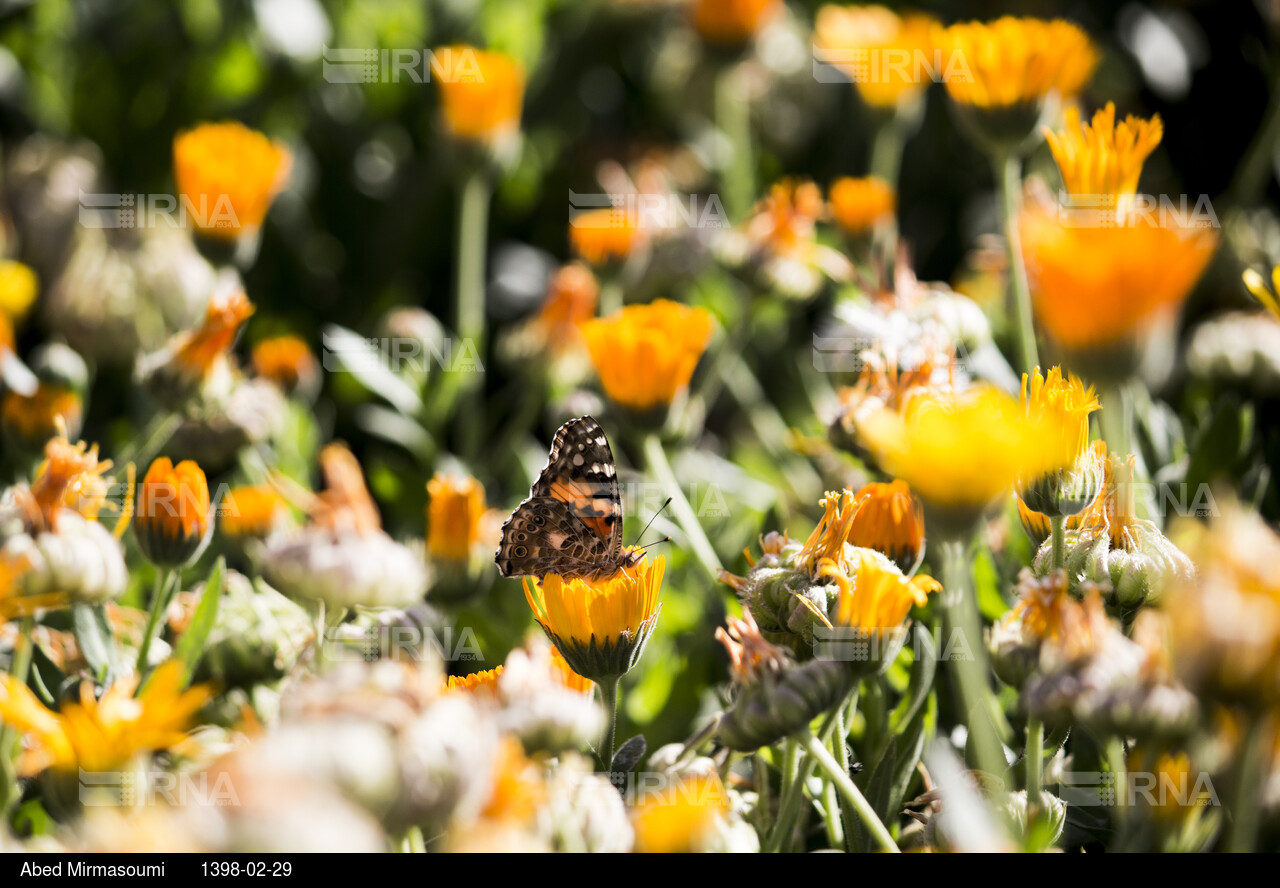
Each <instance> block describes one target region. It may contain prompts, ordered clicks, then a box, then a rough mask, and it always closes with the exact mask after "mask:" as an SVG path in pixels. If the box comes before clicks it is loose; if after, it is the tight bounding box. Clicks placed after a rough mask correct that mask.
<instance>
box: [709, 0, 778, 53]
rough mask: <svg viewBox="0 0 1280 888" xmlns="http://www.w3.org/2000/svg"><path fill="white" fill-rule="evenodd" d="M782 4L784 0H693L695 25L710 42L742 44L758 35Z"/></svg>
mask: <svg viewBox="0 0 1280 888" xmlns="http://www.w3.org/2000/svg"><path fill="white" fill-rule="evenodd" d="M782 5H783V4H782V3H781V0H692V5H691V10H692V14H693V26H694V28H696V29H697V31H698V33H699V34H700V35H701V36H702V39H703V40H705V41H707V42H708V43H713V44H717V45H720V46H738V45H741V44H743V43H746V42H747V41H749V40H751V38H753V37H755V35H756V34H757V33H758V32H759V31H760V29H761V28H763V27H764V26H765V25H766V24H768V23H769V21H770V19H772V18H773V17H774V16H775V15H776V14H778V12H779V11H781V8H782Z"/></svg>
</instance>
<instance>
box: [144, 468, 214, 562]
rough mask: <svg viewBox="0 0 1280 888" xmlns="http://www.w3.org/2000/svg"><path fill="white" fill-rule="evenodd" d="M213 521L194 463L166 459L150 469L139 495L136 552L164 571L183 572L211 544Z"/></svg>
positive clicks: (206, 491) (206, 489) (205, 486)
mask: <svg viewBox="0 0 1280 888" xmlns="http://www.w3.org/2000/svg"><path fill="white" fill-rule="evenodd" d="M212 530H213V521H212V516H211V511H210V508H209V483H208V481H207V480H206V479H205V476H204V472H203V471H202V470H201V468H200V467H199V466H198V465H196V464H195V463H194V462H192V461H191V460H186V461H184V462H180V463H178V465H177V466H175V465H174V464H173V462H172V461H171V460H170V459H169V458H168V457H167V456H162V457H160V458H159V459H157V460H156V461H155V462H153V463H152V464H151V467H150V468H149V469H147V474H146V477H145V478H144V479H143V481H142V485H141V486H140V487H139V489H138V498H137V505H136V506H135V508H134V515H133V533H134V538H135V539H136V540H137V541H138V548H139V549H141V550H142V554H143V555H145V556H146V557H147V559H148V560H149V561H150V562H151V563H152V564H156V565H159V566H161V567H183V566H186V565H188V564H190V563H191V562H193V561H195V559H196V558H197V557H198V556H199V555H200V552H201V551H203V550H204V547H205V546H206V545H207V544H208V542H209V535H210V533H211V532H212Z"/></svg>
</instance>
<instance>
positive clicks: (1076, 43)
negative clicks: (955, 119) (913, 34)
mask: <svg viewBox="0 0 1280 888" xmlns="http://www.w3.org/2000/svg"><path fill="white" fill-rule="evenodd" d="M933 39H934V41H935V44H936V45H937V46H940V47H941V48H942V53H943V58H944V59H946V58H949V57H951V56H953V55H954V56H955V57H956V58H958V59H962V60H963V62H964V66H965V68H966V69H967V73H968V74H969V76H968V77H965V76H954V77H948V78H947V82H946V86H947V92H948V93H950V95H951V98H952V99H954V100H955V101H956V102H960V103H963V104H965V105H973V106H977V107H980V108H1008V107H1010V106H1013V105H1021V104H1034V103H1037V102H1039V101H1041V100H1043V99H1044V98H1045V97H1046V96H1048V95H1049V94H1050V93H1057V94H1059V95H1060V96H1062V97H1064V98H1070V97H1071V96H1074V95H1075V94H1076V93H1078V92H1079V91H1080V90H1081V89H1082V88H1083V87H1084V85H1085V84H1086V83H1087V82H1088V81H1089V77H1090V76H1091V75H1092V74H1093V69H1094V67H1095V66H1096V65H1097V63H1098V53H1097V50H1096V49H1094V46H1093V41H1091V40H1090V39H1089V35H1088V34H1086V33H1085V32H1084V31H1082V30H1080V28H1078V27H1077V26H1076V25H1073V24H1072V23H1071V22H1068V21H1064V20H1062V19H1053V20H1052V21H1045V20H1043V19H1036V18H1013V17H1012V16H1005V17H1003V18H1000V19H997V20H996V21H994V22H991V23H988V24H984V23H982V22H968V23H963V24H956V25H952V26H951V27H949V28H941V27H939V28H937V29H936V30H935V31H934V34H933Z"/></svg>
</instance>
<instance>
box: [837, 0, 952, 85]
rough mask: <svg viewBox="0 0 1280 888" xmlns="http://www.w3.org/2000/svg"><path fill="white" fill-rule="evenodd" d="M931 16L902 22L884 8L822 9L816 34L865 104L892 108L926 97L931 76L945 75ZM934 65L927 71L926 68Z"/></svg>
mask: <svg viewBox="0 0 1280 888" xmlns="http://www.w3.org/2000/svg"><path fill="white" fill-rule="evenodd" d="M937 24H938V22H937V20H936V19H934V18H933V17H932V16H928V15H923V14H920V13H912V14H908V15H906V16H903V17H899V16H898V15H897V14H896V13H894V12H892V11H891V10H889V9H886V8H885V7H883V6H835V5H831V4H828V5H826V6H823V7H822V8H821V9H819V10H818V15H817V17H816V18H815V19H814V26H813V34H814V43H815V44H816V46H817V48H818V49H820V50H824V51H825V52H826V54H827V58H828V59H829V61H830V62H831V64H833V65H834V66H835V67H837V68H839V69H840V70H842V71H844V73H845V75H846V76H848V78H849V79H850V80H852V81H853V85H854V87H855V88H856V89H857V90H858V94H859V95H861V96H862V98H863V100H864V101H865V102H866V103H867V104H868V105H871V106H873V107H876V108H892V107H893V106H894V105H896V104H897V103H898V102H899V101H901V100H902V99H903V98H913V97H915V96H918V95H920V93H921V92H923V90H924V87H925V86H927V85H928V83H929V80H928V79H926V75H928V73H929V72H933V74H934V76H942V74H944V73H945V69H944V68H943V69H941V70H936V69H939V68H940V67H941V66H945V64H946V60H945V59H938V62H939V64H935V58H936V57H937V54H936V53H935V52H933V38H932V32H933V29H934V28H935V27H936V26H937ZM926 63H927V64H928V65H929V66H932V67H930V68H928V70H927V71H926V69H925V67H924V65H925V64H926Z"/></svg>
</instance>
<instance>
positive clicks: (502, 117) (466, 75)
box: [435, 45, 524, 142]
mask: <svg viewBox="0 0 1280 888" xmlns="http://www.w3.org/2000/svg"><path fill="white" fill-rule="evenodd" d="M435 57H436V58H437V59H442V60H444V63H443V64H444V66H445V67H446V68H447V70H446V72H445V76H443V77H439V78H438V82H439V84H440V101H441V105H442V108H443V112H444V122H445V127H446V129H448V131H449V133H450V134H451V135H453V136H455V137H456V138H459V139H474V140H477V141H483V142H492V141H495V140H497V139H498V138H500V137H503V136H507V135H511V134H513V133H515V132H516V131H517V130H519V128H520V107H521V105H522V104H523V102H524V71H523V69H522V68H521V67H520V64H519V63H518V62H517V61H516V60H515V59H513V58H511V57H510V56H507V55H503V54H502V53H499V52H486V51H485V50H482V49H476V48H475V47H473V46H463V45H458V46H446V47H442V48H440V49H437V50H435Z"/></svg>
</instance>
